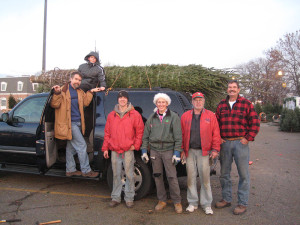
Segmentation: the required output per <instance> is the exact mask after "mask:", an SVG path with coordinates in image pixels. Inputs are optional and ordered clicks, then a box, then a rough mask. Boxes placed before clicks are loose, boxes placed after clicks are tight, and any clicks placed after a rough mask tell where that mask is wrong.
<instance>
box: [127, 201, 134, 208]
mask: <svg viewBox="0 0 300 225" xmlns="http://www.w3.org/2000/svg"><path fill="white" fill-rule="evenodd" d="M133 206H134V203H133V202H126V207H127V208H132V207H133Z"/></svg>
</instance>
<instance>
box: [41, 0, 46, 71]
mask: <svg viewBox="0 0 300 225" xmlns="http://www.w3.org/2000/svg"><path fill="white" fill-rule="evenodd" d="M46 30H47V0H45V9H44V38H43V66H42V73H45V72H46Z"/></svg>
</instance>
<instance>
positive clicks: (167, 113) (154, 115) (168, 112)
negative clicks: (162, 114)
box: [153, 109, 171, 117]
mask: <svg viewBox="0 0 300 225" xmlns="http://www.w3.org/2000/svg"><path fill="white" fill-rule="evenodd" d="M157 111H158V109H157V110H156V111H155V112H154V114H153V117H158V113H157ZM166 116H171V111H170V109H167V111H166Z"/></svg>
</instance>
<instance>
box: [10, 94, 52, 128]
mask: <svg viewBox="0 0 300 225" xmlns="http://www.w3.org/2000/svg"><path fill="white" fill-rule="evenodd" d="M46 100H47V97H46V96H45V97H37V98H30V99H28V100H25V101H24V102H23V103H22V104H20V105H18V108H16V109H15V110H14V114H13V118H14V117H21V118H23V119H24V120H25V123H39V121H40V118H41V114H42V111H43V108H44V105H45V102H46Z"/></svg>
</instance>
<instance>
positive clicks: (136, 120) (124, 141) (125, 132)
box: [102, 106, 144, 153]
mask: <svg viewBox="0 0 300 225" xmlns="http://www.w3.org/2000/svg"><path fill="white" fill-rule="evenodd" d="M143 133H144V123H143V120H142V117H141V115H140V114H139V113H138V112H137V111H136V110H135V109H134V107H133V106H131V109H130V110H129V111H128V112H127V113H126V114H125V115H124V116H123V117H122V118H121V117H120V116H119V114H118V113H117V112H116V111H112V112H110V113H109V114H108V116H107V121H106V124H105V129H104V142H103V145H102V151H103V152H104V151H106V150H111V151H115V152H117V153H123V152H125V151H128V150H129V148H130V147H131V145H133V146H134V148H135V150H139V149H140V147H141V144H142V137H143Z"/></svg>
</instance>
